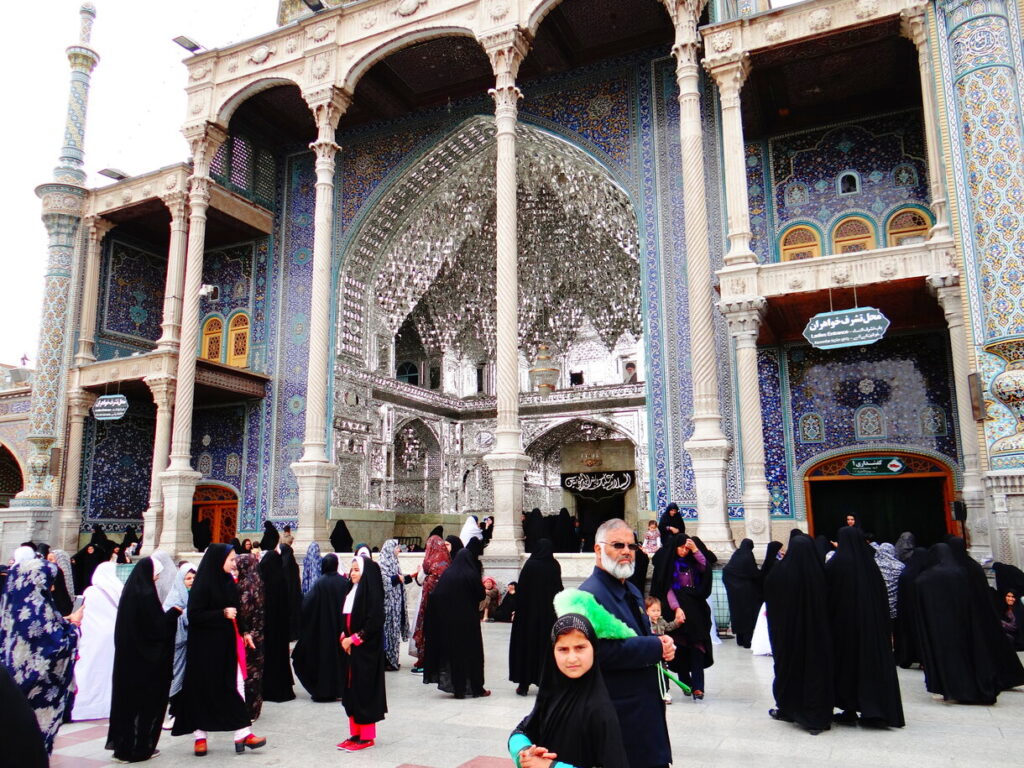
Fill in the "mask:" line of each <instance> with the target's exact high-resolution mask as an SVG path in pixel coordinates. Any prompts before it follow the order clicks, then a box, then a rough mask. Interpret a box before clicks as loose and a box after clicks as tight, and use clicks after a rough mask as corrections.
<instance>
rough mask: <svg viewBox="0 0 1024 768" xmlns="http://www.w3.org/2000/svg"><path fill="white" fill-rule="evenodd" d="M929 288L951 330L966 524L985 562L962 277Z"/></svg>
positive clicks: (985, 522) (937, 279)
mask: <svg viewBox="0 0 1024 768" xmlns="http://www.w3.org/2000/svg"><path fill="white" fill-rule="evenodd" d="M928 289H929V290H930V291H931V292H932V294H933V295H934V296H935V298H936V299H938V301H939V306H940V307H942V311H943V313H944V314H945V316H946V326H947V327H948V329H949V347H950V351H951V353H952V357H953V382H954V390H955V395H956V415H957V431H958V432H959V433H960V458H961V459H962V461H963V464H964V475H963V478H964V479H963V483H964V484H963V488H962V491H963V495H964V504H966V505H967V524H968V526H969V527H970V531H971V556H972V557H973V558H975V559H976V560H979V561H984V560H985V559H987V558H988V557H991V555H992V544H991V539H990V530H991V521H990V520H989V515H988V511H987V510H986V509H985V487H984V484H983V482H982V477H981V451H980V449H979V447H978V428H977V425H976V424H975V422H974V416H973V414H974V410H973V407H972V405H971V387H970V383H969V381H968V376H969V375H970V373H971V371H970V361H969V359H968V356H967V329H966V328H965V326H964V305H963V298H962V297H961V295H960V276H959V275H957V274H955V273H953V274H944V275H931V276H929V277H928Z"/></svg>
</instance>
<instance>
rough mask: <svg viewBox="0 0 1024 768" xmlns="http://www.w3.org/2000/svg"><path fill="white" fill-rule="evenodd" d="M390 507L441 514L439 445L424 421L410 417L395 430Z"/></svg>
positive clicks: (441, 466)
mask: <svg viewBox="0 0 1024 768" xmlns="http://www.w3.org/2000/svg"><path fill="white" fill-rule="evenodd" d="M392 456H393V465H392V471H391V476H392V482H393V485H394V498H393V507H394V509H395V511H396V512H398V513H418V512H419V513H422V512H427V513H430V512H437V511H440V504H441V476H442V474H443V471H444V467H443V461H442V454H441V444H440V442H439V441H438V439H437V436H436V435H435V434H434V431H433V430H432V429H431V428H430V426H429V425H428V424H427V422H425V421H424V420H423V419H420V418H411V419H406V420H404V421H403V422H401V423H400V424H399V425H397V426H396V428H395V433H394V437H393V438H392Z"/></svg>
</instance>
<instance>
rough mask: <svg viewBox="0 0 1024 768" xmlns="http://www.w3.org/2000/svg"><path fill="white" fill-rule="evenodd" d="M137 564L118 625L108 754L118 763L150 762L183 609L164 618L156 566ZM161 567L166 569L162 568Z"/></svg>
mask: <svg viewBox="0 0 1024 768" xmlns="http://www.w3.org/2000/svg"><path fill="white" fill-rule="evenodd" d="M155 562H157V561H155V560H152V559H150V558H148V557H144V558H142V559H141V560H139V562H137V563H136V564H135V567H134V568H133V569H132V572H131V575H130V576H129V577H128V581H127V583H125V585H124V589H123V590H122V592H121V600H120V602H119V603H118V607H117V621H116V622H115V624H114V675H113V692H112V694H111V697H110V728H109V730H108V731H107V749H112V750H114V758H115V759H116V760H122V761H127V762H130V763H136V762H141V761H143V760H149V758H151V757H152V756H153V754H154V753H155V752H156V751H157V750H156V744H157V742H158V741H159V740H160V726H161V725H162V724H163V721H164V712H165V711H166V710H167V698H168V695H169V692H170V689H171V669H172V661H173V659H174V635H175V633H176V632H177V629H178V617H179V616H181V609H180V608H171V609H170V610H168V611H167V612H166V613H164V609H163V606H162V605H161V604H160V598H159V597H158V596H157V594H156V583H155V582H154V579H155V578H156V577H157V575H159V572H157V573H154V572H153V570H154V563H155ZM158 567H161V568H162V566H158Z"/></svg>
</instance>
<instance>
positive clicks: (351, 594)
mask: <svg viewBox="0 0 1024 768" xmlns="http://www.w3.org/2000/svg"><path fill="white" fill-rule="evenodd" d="M352 567H353V569H354V570H357V571H359V573H360V574H362V573H364V572H365V571H364V569H363V558H362V555H356V556H355V557H353V558H352ZM359 582H362V577H360V579H359ZM359 582H357V583H354V584H353V585H352V589H350V590H349V591H348V594H347V595H345V605H344V606H342V609H341V612H342V613H352V607H353V606H354V605H355V604H356V592H358V591H359Z"/></svg>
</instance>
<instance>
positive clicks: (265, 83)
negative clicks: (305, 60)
mask: <svg viewBox="0 0 1024 768" xmlns="http://www.w3.org/2000/svg"><path fill="white" fill-rule="evenodd" d="M279 85H293V86H295V87H296V88H297V89H298V90H299V92H300V93H301V91H302V84H301V83H299V81H298V80H295V79H293V78H291V77H288V76H286V75H285V73H279V74H276V75H274V76H271V77H257V78H256V79H254V80H253V81H252V82H249V83H247V84H245V85H243V86H242V87H241V88H239V89H238V90H237V91H235V92H234V93H233V94H231V95H230V96H228V97H227V98H226V99H225V100H224V101H223V102H221V104H220V106H218V107H217V119H216V121H214V122H216V123H217V124H219V125H220V126H221V127H222V128H223V129H224V131H225V132H227V126H228V125H230V123H231V118H232V116H234V114H235V111H236V110H237V109H238V108H239V107H240V106H242V104H244V103H245V102H246V101H248V100H249V99H251V98H252V97H253V96H255V95H256V94H258V93H262V92H263V91H269V90H270V89H271V88H276V87H277V86H279Z"/></svg>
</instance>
